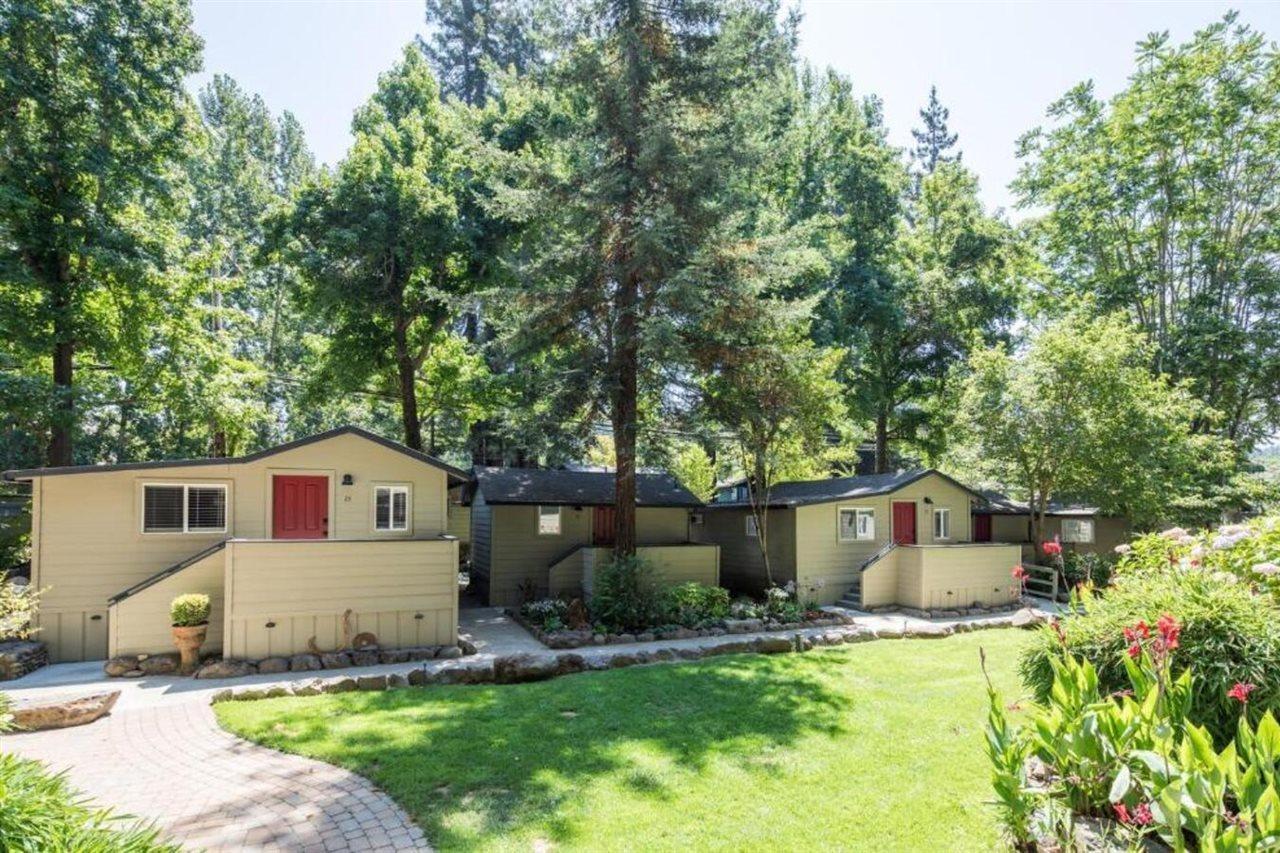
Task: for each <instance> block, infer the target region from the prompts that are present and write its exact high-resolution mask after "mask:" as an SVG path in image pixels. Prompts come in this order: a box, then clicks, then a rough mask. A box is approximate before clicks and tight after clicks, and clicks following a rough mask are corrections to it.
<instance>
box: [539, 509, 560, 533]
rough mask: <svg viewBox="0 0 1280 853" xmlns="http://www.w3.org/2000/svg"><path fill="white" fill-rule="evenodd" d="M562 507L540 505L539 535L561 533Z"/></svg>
mask: <svg viewBox="0 0 1280 853" xmlns="http://www.w3.org/2000/svg"><path fill="white" fill-rule="evenodd" d="M560 509H561V508H560V507H558V506H542V505H541V504H539V505H538V535H539V536H559V535H560Z"/></svg>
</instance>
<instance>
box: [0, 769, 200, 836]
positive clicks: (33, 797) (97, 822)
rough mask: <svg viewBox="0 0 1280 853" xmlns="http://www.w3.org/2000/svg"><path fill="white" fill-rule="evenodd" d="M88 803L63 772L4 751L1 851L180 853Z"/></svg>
mask: <svg viewBox="0 0 1280 853" xmlns="http://www.w3.org/2000/svg"><path fill="white" fill-rule="evenodd" d="M123 820H124V819H123V818H120V817H117V816H115V815H113V814H112V813H111V812H110V811H108V810H105V809H95V808H92V807H90V806H89V805H87V804H85V802H84V801H83V800H82V799H80V798H79V797H78V796H77V795H76V794H74V793H73V792H72V790H71V788H70V786H68V784H67V781H66V779H65V777H63V776H62V774H57V775H54V774H50V773H48V772H46V771H45V769H44V768H43V767H42V766H41V765H40V763H39V762H37V761H31V760H29V759H25V758H19V757H18V756H16V755H12V754H10V753H0V849H4V850H31V851H35V850H84V851H103V853H106V851H112V853H152V851H177V850H179V849H180V848H179V847H178V846H177V845H172V844H165V843H162V842H161V841H160V838H159V835H158V834H157V832H156V831H155V830H153V829H151V828H149V827H146V826H142V825H139V824H126V823H124V822H123Z"/></svg>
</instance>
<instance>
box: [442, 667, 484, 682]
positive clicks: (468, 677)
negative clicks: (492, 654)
mask: <svg viewBox="0 0 1280 853" xmlns="http://www.w3.org/2000/svg"><path fill="white" fill-rule="evenodd" d="M493 680H494V671H493V664H492V663H478V664H469V665H467V666H454V667H449V668H447V669H442V670H440V672H439V673H438V674H437V675H436V681H438V682H439V683H440V684H488V683H490V682H492V681H493Z"/></svg>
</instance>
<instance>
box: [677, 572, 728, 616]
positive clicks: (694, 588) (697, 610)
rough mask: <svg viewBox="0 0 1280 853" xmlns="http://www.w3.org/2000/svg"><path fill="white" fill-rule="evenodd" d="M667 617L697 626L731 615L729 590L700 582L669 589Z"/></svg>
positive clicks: (691, 582)
mask: <svg viewBox="0 0 1280 853" xmlns="http://www.w3.org/2000/svg"><path fill="white" fill-rule="evenodd" d="M666 609H667V613H666V618H667V619H668V620H669V621H671V622H674V623H675V624H677V625H683V626H684V627H686V628H696V627H698V626H700V625H705V624H707V623H708V622H715V621H717V620H720V619H724V618H725V617H726V616H728V615H729V590H727V589H725V588H724V587H720V586H703V585H702V584H700V583H694V582H693V581H690V582H689V583H682V584H680V585H679V586H674V587H672V588H671V589H669V590H667V607H666Z"/></svg>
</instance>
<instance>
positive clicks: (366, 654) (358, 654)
mask: <svg viewBox="0 0 1280 853" xmlns="http://www.w3.org/2000/svg"><path fill="white" fill-rule="evenodd" d="M351 664H352V665H353V666H377V665H378V650H377V649H376V648H375V649H358V650H356V651H354V652H352V653H351Z"/></svg>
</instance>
